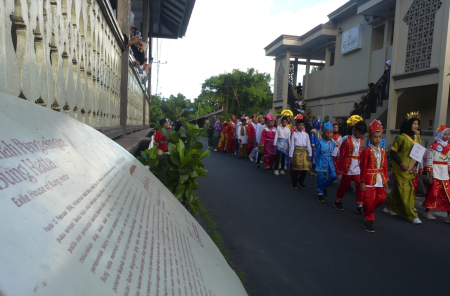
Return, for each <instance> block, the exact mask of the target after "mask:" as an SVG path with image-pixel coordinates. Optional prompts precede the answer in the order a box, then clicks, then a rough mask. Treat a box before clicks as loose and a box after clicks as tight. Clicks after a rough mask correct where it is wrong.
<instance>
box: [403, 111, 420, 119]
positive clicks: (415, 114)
mask: <svg viewBox="0 0 450 296" xmlns="http://www.w3.org/2000/svg"><path fill="white" fill-rule="evenodd" d="M420 117H421V116H420V113H419V111H417V112H411V113H406V119H408V120H409V119H411V118H417V119H420Z"/></svg>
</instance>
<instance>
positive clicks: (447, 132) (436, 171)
mask: <svg viewBox="0 0 450 296" xmlns="http://www.w3.org/2000/svg"><path fill="white" fill-rule="evenodd" d="M449 138H450V128H448V127H446V126H445V125H443V124H442V125H441V126H440V127H439V128H438V129H437V131H436V138H435V140H436V141H435V142H434V143H433V144H432V145H431V146H430V151H429V152H428V159H427V166H426V169H425V170H426V171H427V172H428V174H429V185H428V193H427V197H426V199H425V202H424V203H423V204H422V206H423V207H424V208H425V214H424V215H423V216H424V217H425V218H427V219H429V220H436V217H434V215H433V214H432V213H431V211H430V210H438V211H447V220H445V222H446V223H450V198H449V195H450V183H449V179H450V178H449V170H450V158H449V153H450V145H449V144H448V140H449Z"/></svg>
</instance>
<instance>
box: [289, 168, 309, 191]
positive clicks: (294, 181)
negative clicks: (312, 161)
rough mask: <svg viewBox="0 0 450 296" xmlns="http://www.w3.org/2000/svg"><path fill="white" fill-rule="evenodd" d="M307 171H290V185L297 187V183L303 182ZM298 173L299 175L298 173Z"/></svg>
mask: <svg viewBox="0 0 450 296" xmlns="http://www.w3.org/2000/svg"><path fill="white" fill-rule="evenodd" d="M306 173H307V171H294V170H292V173H291V181H292V186H294V187H297V183H300V184H302V185H303V184H305V178H306ZM299 174H300V175H299Z"/></svg>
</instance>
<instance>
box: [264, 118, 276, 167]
mask: <svg viewBox="0 0 450 296" xmlns="http://www.w3.org/2000/svg"><path fill="white" fill-rule="evenodd" d="M267 121H273V116H272V115H271V114H268V115H267ZM276 133H277V129H276V128H275V127H274V126H272V127H271V128H269V127H268V126H266V128H265V129H264V130H263V132H262V134H261V146H264V164H265V167H266V170H267V171H271V167H272V165H273V164H274V162H275V155H276V150H275V145H274V144H273V140H274V139H275V135H276Z"/></svg>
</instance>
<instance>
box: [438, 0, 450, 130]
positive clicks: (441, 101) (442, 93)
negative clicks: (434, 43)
mask: <svg viewBox="0 0 450 296" xmlns="http://www.w3.org/2000/svg"><path fill="white" fill-rule="evenodd" d="M449 6H450V3H449V2H448V1H442V6H441V8H440V9H442V10H443V11H444V12H446V13H444V22H443V29H442V38H441V40H440V41H441V44H440V46H441V56H440V67H439V68H440V71H439V84H438V94H437V98H436V112H435V115H434V129H435V130H436V129H437V128H438V127H439V125H441V124H446V123H447V109H448V100H449V86H450V76H448V75H447V74H448V71H447V69H448V66H447V63H448V61H449V60H450V45H449V44H448V42H449V40H450V39H449V38H450V29H449V25H450V21H449V20H450V18H449V13H448V12H449V9H450V7H449ZM446 66H447V67H446Z"/></svg>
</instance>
